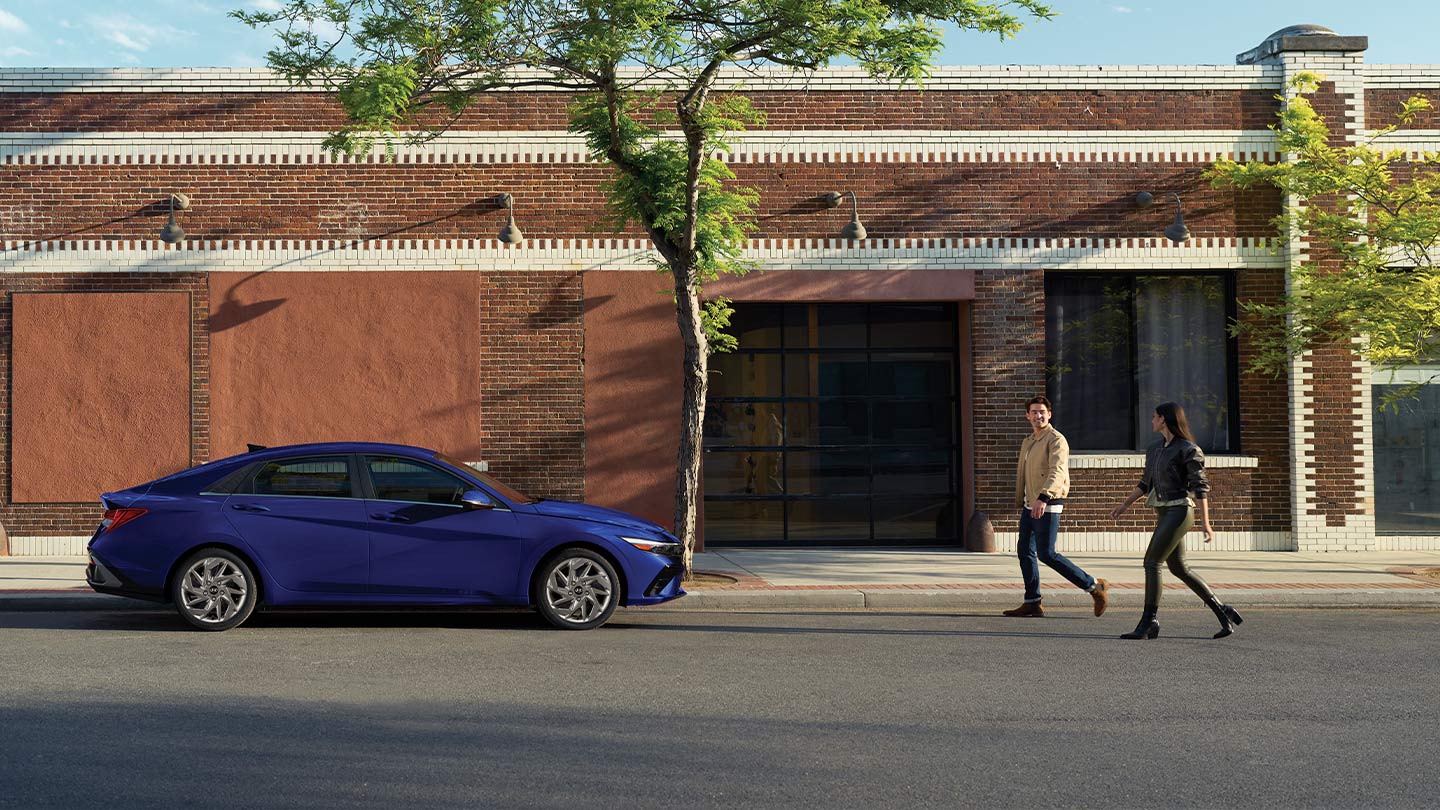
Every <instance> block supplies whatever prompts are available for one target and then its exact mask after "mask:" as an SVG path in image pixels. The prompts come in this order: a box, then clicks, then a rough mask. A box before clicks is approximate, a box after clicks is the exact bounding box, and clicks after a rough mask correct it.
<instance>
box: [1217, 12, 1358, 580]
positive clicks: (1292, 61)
mask: <svg viewBox="0 0 1440 810" xmlns="http://www.w3.org/2000/svg"><path fill="white" fill-rule="evenodd" d="M1367 45H1368V41H1367V38H1366V37H1343V36H1339V35H1336V34H1335V33H1333V32H1330V31H1327V30H1326V29H1321V28H1319V27H1318V26H1293V27H1291V28H1286V29H1282V30H1281V31H1277V32H1275V33H1274V34H1272V35H1271V36H1270V37H1269V38H1267V39H1266V40H1265V41H1264V42H1263V43H1261V44H1260V45H1259V46H1258V47H1256V48H1254V49H1252V50H1250V51H1247V52H1245V53H1242V54H1240V55H1239V56H1237V57H1236V62H1237V63H1239V64H1263V65H1279V66H1280V67H1281V68H1282V70H1283V77H1284V79H1283V86H1284V87H1285V91H1284V92H1285V97H1286V99H1287V100H1288V99H1290V98H1293V97H1294V95H1295V91H1294V90H1292V89H1291V88H1290V86H1289V85H1290V81H1291V79H1293V78H1294V77H1295V76H1296V75H1297V74H1299V73H1300V72H1302V71H1309V72H1312V73H1319V74H1321V75H1322V76H1323V77H1324V79H1325V80H1326V81H1327V82H1333V83H1334V92H1335V93H1336V94H1337V95H1339V96H1340V97H1341V98H1342V99H1343V103H1344V111H1343V113H1342V114H1341V116H1340V117H1339V119H1338V120H1337V118H1336V116H1335V115H1334V114H1333V112H1332V113H1331V114H1329V115H1327V116H1326V120H1325V123H1326V124H1327V125H1328V126H1329V127H1330V131H1331V132H1332V133H1336V134H1340V135H1342V136H1343V137H1344V139H1345V140H1346V141H1347V142H1350V143H1354V142H1356V141H1358V140H1359V139H1360V138H1361V137H1362V136H1363V134H1364V132H1365V129H1366V127H1365V49H1366V47H1367ZM1282 159H1286V158H1283V157H1282ZM1294 204H1295V200H1294V199H1293V198H1292V197H1290V196H1288V195H1287V197H1286V199H1285V205H1286V206H1287V208H1289V207H1291V206H1293V205H1294ZM1291 221H1292V224H1293V223H1294V218H1293V217H1292V220H1291ZM1292 233H1293V230H1292ZM1310 248H1311V244H1310V242H1309V241H1308V240H1306V239H1302V238H1299V237H1296V236H1292V237H1291V238H1290V240H1289V243H1288V244H1287V245H1286V250H1285V256H1286V277H1285V289H1286V292H1287V293H1289V292H1290V288H1291V283H1292V276H1291V273H1290V271H1291V270H1292V269H1293V268H1295V267H1297V266H1300V265H1303V264H1305V263H1306V262H1308V261H1309V260H1310V259H1311V255H1310ZM1316 359H1317V358H1315V357H1314V356H1313V355H1311V354H1306V355H1303V356H1301V357H1298V358H1296V359H1295V360H1294V361H1292V363H1291V366H1290V380H1289V397H1290V407H1289V409H1288V412H1289V414H1290V514H1291V530H1292V532H1291V536H1292V537H1293V538H1294V546H1295V550H1297V551H1369V550H1374V549H1375V548H1376V539H1375V465H1374V440H1373V411H1372V404H1371V385H1370V367H1369V364H1368V363H1365V362H1363V361H1358V362H1357V363H1356V367H1355V369H1354V371H1353V373H1351V374H1346V375H1345V378H1344V379H1342V380H1338V381H1337V379H1336V376H1335V375H1336V372H1335V371H1333V370H1329V371H1326V370H1324V369H1322V368H1320V367H1319V365H1318V364H1317V362H1316ZM1322 376H1323V377H1324V379H1323V380H1322V379H1319V378H1320V377H1322ZM1337 383H1338V385H1339V388H1338V389H1337ZM1341 390H1343V391H1344V392H1346V393H1347V394H1349V396H1345V394H1341V393H1340V391H1341ZM1322 397H1339V398H1340V402H1326V403H1324V404H1325V405H1326V406H1331V407H1333V406H1337V405H1338V406H1341V407H1343V408H1344V410H1345V411H1347V412H1348V413H1349V414H1350V417H1351V418H1350V419H1349V420H1347V421H1349V422H1350V424H1351V425H1352V427H1351V429H1350V430H1349V431H1347V432H1337V431H1335V430H1334V429H1333V428H1332V426H1330V425H1327V426H1326V428H1325V429H1324V431H1323V435H1317V434H1318V433H1320V431H1317V427H1316V423H1315V419H1314V416H1313V411H1314V408H1315V405H1316V404H1317V400H1319V399H1320V398H1322ZM1321 442H1324V443H1326V444H1327V445H1328V447H1330V448H1335V447H1347V448H1351V449H1352V450H1353V454H1354V456H1353V457H1354V458H1355V460H1356V462H1357V464H1358V466H1357V468H1356V469H1355V470H1354V471H1353V480H1349V479H1346V486H1345V489H1346V490H1348V491H1346V492H1344V497H1343V500H1345V501H1348V502H1350V504H1349V508H1346V506H1345V505H1341V506H1338V507H1337V505H1336V504H1334V503H1330V504H1327V503H1325V502H1324V500H1325V499H1324V493H1322V492H1321V489H1322V487H1321V485H1320V478H1321V477H1322V476H1325V475H1337V474H1338V475H1347V474H1351V471H1348V470H1341V469H1328V468H1327V467H1326V466H1325V464H1324V462H1323V461H1322V460H1321V459H1320V458H1319V457H1318V454H1317V450H1319V449H1320V443H1321ZM1328 493H1329V495H1330V496H1331V499H1332V500H1333V499H1334V496H1335V493H1336V487H1335V485H1334V484H1331V485H1330V486H1329V487H1328Z"/></svg>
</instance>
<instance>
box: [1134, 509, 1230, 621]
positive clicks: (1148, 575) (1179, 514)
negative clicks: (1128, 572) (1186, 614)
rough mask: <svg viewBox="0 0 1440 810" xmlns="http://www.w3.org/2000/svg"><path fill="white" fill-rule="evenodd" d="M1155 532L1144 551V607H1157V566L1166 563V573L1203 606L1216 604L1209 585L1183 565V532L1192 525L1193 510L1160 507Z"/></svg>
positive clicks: (1158, 571) (1193, 522) (1158, 597)
mask: <svg viewBox="0 0 1440 810" xmlns="http://www.w3.org/2000/svg"><path fill="white" fill-rule="evenodd" d="M1155 516H1156V520H1155V533H1154V534H1152V535H1150V547H1149V548H1147V549H1145V608H1146V609H1147V610H1151V609H1156V608H1159V607H1160V566H1161V564H1162V563H1163V564H1168V565H1169V566H1170V573H1172V574H1174V575H1175V577H1176V578H1177V579H1179V580H1180V581H1181V582H1183V583H1185V584H1186V585H1188V586H1190V590H1192V591H1194V592H1195V595H1196V596H1198V597H1200V598H1201V599H1202V600H1203V601H1204V602H1205V604H1206V605H1213V604H1215V603H1216V601H1215V594H1214V593H1212V592H1211V590H1210V586H1209V585H1206V584H1205V580H1203V579H1201V578H1200V577H1199V576H1197V575H1196V574H1195V572H1194V571H1191V570H1190V567H1189V566H1188V565H1186V564H1185V533H1186V532H1188V531H1190V527H1191V526H1193V525H1195V514H1194V510H1193V509H1191V508H1190V507H1188V506H1162V507H1160V508H1159V509H1156V510H1155Z"/></svg>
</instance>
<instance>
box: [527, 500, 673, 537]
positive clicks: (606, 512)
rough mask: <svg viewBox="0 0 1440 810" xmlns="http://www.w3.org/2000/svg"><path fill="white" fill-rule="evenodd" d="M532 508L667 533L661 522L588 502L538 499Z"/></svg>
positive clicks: (561, 515) (612, 524) (549, 512)
mask: <svg viewBox="0 0 1440 810" xmlns="http://www.w3.org/2000/svg"><path fill="white" fill-rule="evenodd" d="M530 508H532V509H534V510H535V511H536V512H539V513H540V514H542V515H548V516H550V517H558V518H566V519H569V520H588V521H591V522H592V523H605V524H608V525H610V526H619V527H621V528H625V529H637V530H640V531H646V532H652V533H653V532H660V533H661V534H664V533H665V529H664V528H663V527H661V526H660V525H659V524H656V523H651V522H650V521H648V520H645V519H644V518H638V517H635V516H634V515H632V514H629V513H628V512H621V511H620V510H618V509H606V508H605V507H603V506H591V505H590V504H588V503H574V502H571V501H537V502H535V503H533V504H531V506H530Z"/></svg>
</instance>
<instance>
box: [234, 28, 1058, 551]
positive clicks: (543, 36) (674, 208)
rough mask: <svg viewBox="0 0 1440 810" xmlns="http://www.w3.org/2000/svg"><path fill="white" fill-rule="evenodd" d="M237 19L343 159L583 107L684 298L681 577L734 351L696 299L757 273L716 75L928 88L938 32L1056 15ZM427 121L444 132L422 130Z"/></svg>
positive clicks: (718, 315)
mask: <svg viewBox="0 0 1440 810" xmlns="http://www.w3.org/2000/svg"><path fill="white" fill-rule="evenodd" d="M232 14H233V16H235V17H236V18H237V19H240V20H241V21H243V22H245V23H248V24H250V25H251V26H252V27H253V26H266V27H270V28H272V29H273V30H274V31H275V32H276V34H277V36H278V38H279V45H278V47H277V48H275V49H274V50H272V51H271V52H270V54H269V57H268V62H269V64H270V66H271V67H272V68H273V69H275V70H276V71H278V72H280V73H281V74H283V75H285V76H286V77H288V78H289V79H290V80H291V81H292V82H294V83H296V84H300V85H305V86H316V85H319V86H322V87H325V88H328V89H332V90H335V91H336V92H337V93H338V96H339V99H340V101H341V103H342V104H343V105H344V108H345V110H346V112H347V114H348V116H349V118H350V121H349V122H348V123H347V124H346V125H345V126H344V127H342V128H341V129H340V130H338V131H336V132H333V133H331V135H330V137H329V138H327V140H326V146H327V147H329V148H330V149H331V150H332V151H333V152H336V153H352V154H353V153H359V152H365V151H369V150H371V149H372V148H374V147H375V145H376V144H377V143H383V144H384V145H385V146H386V147H387V149H389V148H392V147H393V144H394V143H395V142H396V141H397V140H398V141H403V142H410V143H415V142H421V141H424V140H426V139H428V138H432V137H434V136H435V135H437V134H439V133H440V132H441V131H443V130H444V129H445V127H446V126H447V125H448V123H451V122H453V121H454V120H455V119H456V118H457V117H458V116H459V114H460V113H461V112H463V111H464V109H465V108H466V106H467V105H468V104H469V103H470V102H471V101H472V100H473V99H474V98H475V97H476V96H477V95H478V94H481V93H485V92H488V91H491V90H497V89H506V88H510V89H513V88H524V87H538V86H546V87H557V88H564V89H569V90H572V91H575V93H576V96H575V100H574V103H573V104H572V105H571V107H570V109H569V116H570V119H569V120H570V130H571V131H572V132H576V133H579V134H581V135H583V136H584V138H585V140H586V143H587V145H588V148H589V151H590V153H591V156H592V159H595V160H601V161H605V162H608V163H609V164H610V166H611V167H612V168H613V169H614V174H613V175H612V179H611V180H610V181H609V183H608V185H607V186H606V188H605V191H606V195H607V200H608V206H609V212H610V214H611V216H612V219H613V221H614V223H615V224H616V226H617V227H622V226H623V225H625V224H626V223H630V222H635V223H638V224H639V225H640V226H641V227H642V228H643V229H644V230H645V232H646V233H647V234H648V235H649V237H650V241H651V242H652V243H653V244H654V246H655V250H656V252H657V253H658V254H659V257H660V258H659V261H658V262H657V265H658V268H659V269H661V270H663V271H665V272H668V273H669V275H670V277H671V280H672V283H673V290H674V297H675V318H676V323H677V325H678V326H679V329H680V337H681V342H682V344H683V347H684V380H685V383H684V399H683V402H682V417H681V424H682V427H681V430H682V433H681V436H680V449H679V453H678V458H677V476H676V486H675V534H676V535H677V536H678V537H679V538H680V539H681V540H682V541H683V543H684V546H685V556H684V562H685V569H686V571H687V574H688V571H689V569H690V561H691V556H692V553H693V548H694V543H695V529H696V525H695V523H696V501H697V497H698V494H699V493H698V489H699V476H700V446H701V428H702V418H703V415H704V407H705V392H706V382H707V379H706V375H707V369H708V362H707V358H708V355H709V353H710V352H712V351H723V350H726V349H728V348H732V347H733V346H734V339H733V338H731V337H729V336H727V335H725V333H724V328H725V327H726V326H727V325H728V323H729V317H730V314H731V312H732V310H731V308H730V307H729V302H728V301H725V300H723V299H712V300H709V301H706V300H704V299H703V298H702V289H703V286H704V284H705V283H707V282H709V281H712V280H714V279H715V278H717V277H718V276H719V275H720V274H721V273H731V274H741V275H743V274H744V273H746V272H748V271H749V270H751V269H752V265H751V263H749V262H747V261H745V260H744V258H743V256H742V250H743V248H744V246H745V242H746V237H747V234H749V233H751V232H753V230H754V224H753V207H754V204H755V203H756V201H757V200H758V197H757V195H756V193H755V192H754V191H753V190H751V189H745V188H738V187H734V186H733V184H732V183H731V181H733V180H734V179H735V176H734V175H733V174H732V173H731V171H730V169H729V167H728V166H726V165H725V163H724V162H722V161H720V160H718V159H716V158H715V157H714V155H715V154H716V153H717V152H723V151H724V150H725V149H726V145H725V137H726V133H728V132H732V131H735V130H740V129H743V128H744V127H745V126H747V125H753V124H756V123H759V122H761V121H762V120H763V116H762V115H761V114H760V113H759V112H758V111H756V110H755V109H754V108H753V107H752V106H751V105H750V103H749V101H748V100H746V98H745V97H744V96H741V95H738V94H733V93H725V94H723V96H722V95H721V94H715V93H712V90H713V89H714V86H715V81H716V77H717V75H718V73H719V71H720V69H721V68H722V67H725V66H726V65H739V66H744V67H758V66H764V65H774V66H785V67H791V68H797V69H802V70H814V69H817V68H821V67H824V66H826V65H828V64H830V63H831V62H832V61H834V60H836V59H841V58H846V59H853V60H854V61H855V62H857V63H859V64H860V65H862V66H864V67H865V68H866V69H867V70H868V71H869V73H870V74H871V75H873V76H876V77H880V78H887V79H897V80H902V81H913V82H915V83H917V84H918V83H919V82H921V81H922V79H923V78H924V76H925V75H926V72H927V70H928V68H929V67H930V66H931V65H932V64H933V61H934V59H935V56H936V54H937V53H938V52H939V50H940V47H941V30H940V24H941V23H946V22H948V23H951V24H954V25H955V26H957V27H959V28H960V29H961V30H971V31H980V32H990V33H995V34H998V35H999V36H1000V37H1001V38H1002V39H1003V38H1007V37H1012V36H1014V35H1015V34H1016V33H1017V32H1018V31H1019V30H1020V28H1021V27H1022V22H1021V19H1020V15H1024V14H1028V15H1032V16H1034V17H1036V18H1040V19H1048V18H1049V17H1050V16H1052V14H1051V11H1050V9H1049V8H1047V7H1046V6H1044V5H1042V4H1041V3H1040V2H1038V0H1006V1H1002V2H988V1H982V0H290V2H288V3H287V4H286V5H285V6H284V7H282V8H281V9H280V10H278V11H268V12H265V11H262V12H243V11H237V12H232ZM667 102H673V109H666V103H667ZM427 108H430V109H435V108H438V109H440V110H442V111H444V112H446V113H448V116H449V117H448V118H446V119H444V122H443V123H440V124H434V123H431V124H430V125H428V126H427V125H422V123H421V121H422V120H424V119H423V116H422V113H424V112H425V111H426V110H427ZM667 128H673V129H672V130H671V131H667Z"/></svg>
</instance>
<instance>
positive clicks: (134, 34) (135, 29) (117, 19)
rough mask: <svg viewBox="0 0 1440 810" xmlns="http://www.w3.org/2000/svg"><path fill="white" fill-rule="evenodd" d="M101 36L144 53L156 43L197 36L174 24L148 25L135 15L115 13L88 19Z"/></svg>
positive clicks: (169, 42) (130, 49)
mask: <svg viewBox="0 0 1440 810" xmlns="http://www.w3.org/2000/svg"><path fill="white" fill-rule="evenodd" d="M86 23H88V24H89V26H90V27H91V28H93V29H94V30H95V32H96V33H98V34H99V35H100V36H101V38H103V39H105V40H107V41H109V42H113V43H115V44H116V45H119V46H120V47H122V48H124V49H126V50H129V51H139V52H141V53H144V52H146V51H148V50H150V48H152V47H154V46H155V45H168V44H171V43H173V42H177V41H179V40H182V39H188V38H190V37H193V36H195V34H194V32H192V31H184V30H181V29H179V28H176V27H174V26H173V25H147V24H146V23H142V22H140V21H139V20H137V19H135V18H134V17H130V16H128V15H124V14H114V15H111V16H108V17H90V18H89V19H87V20H86Z"/></svg>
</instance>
